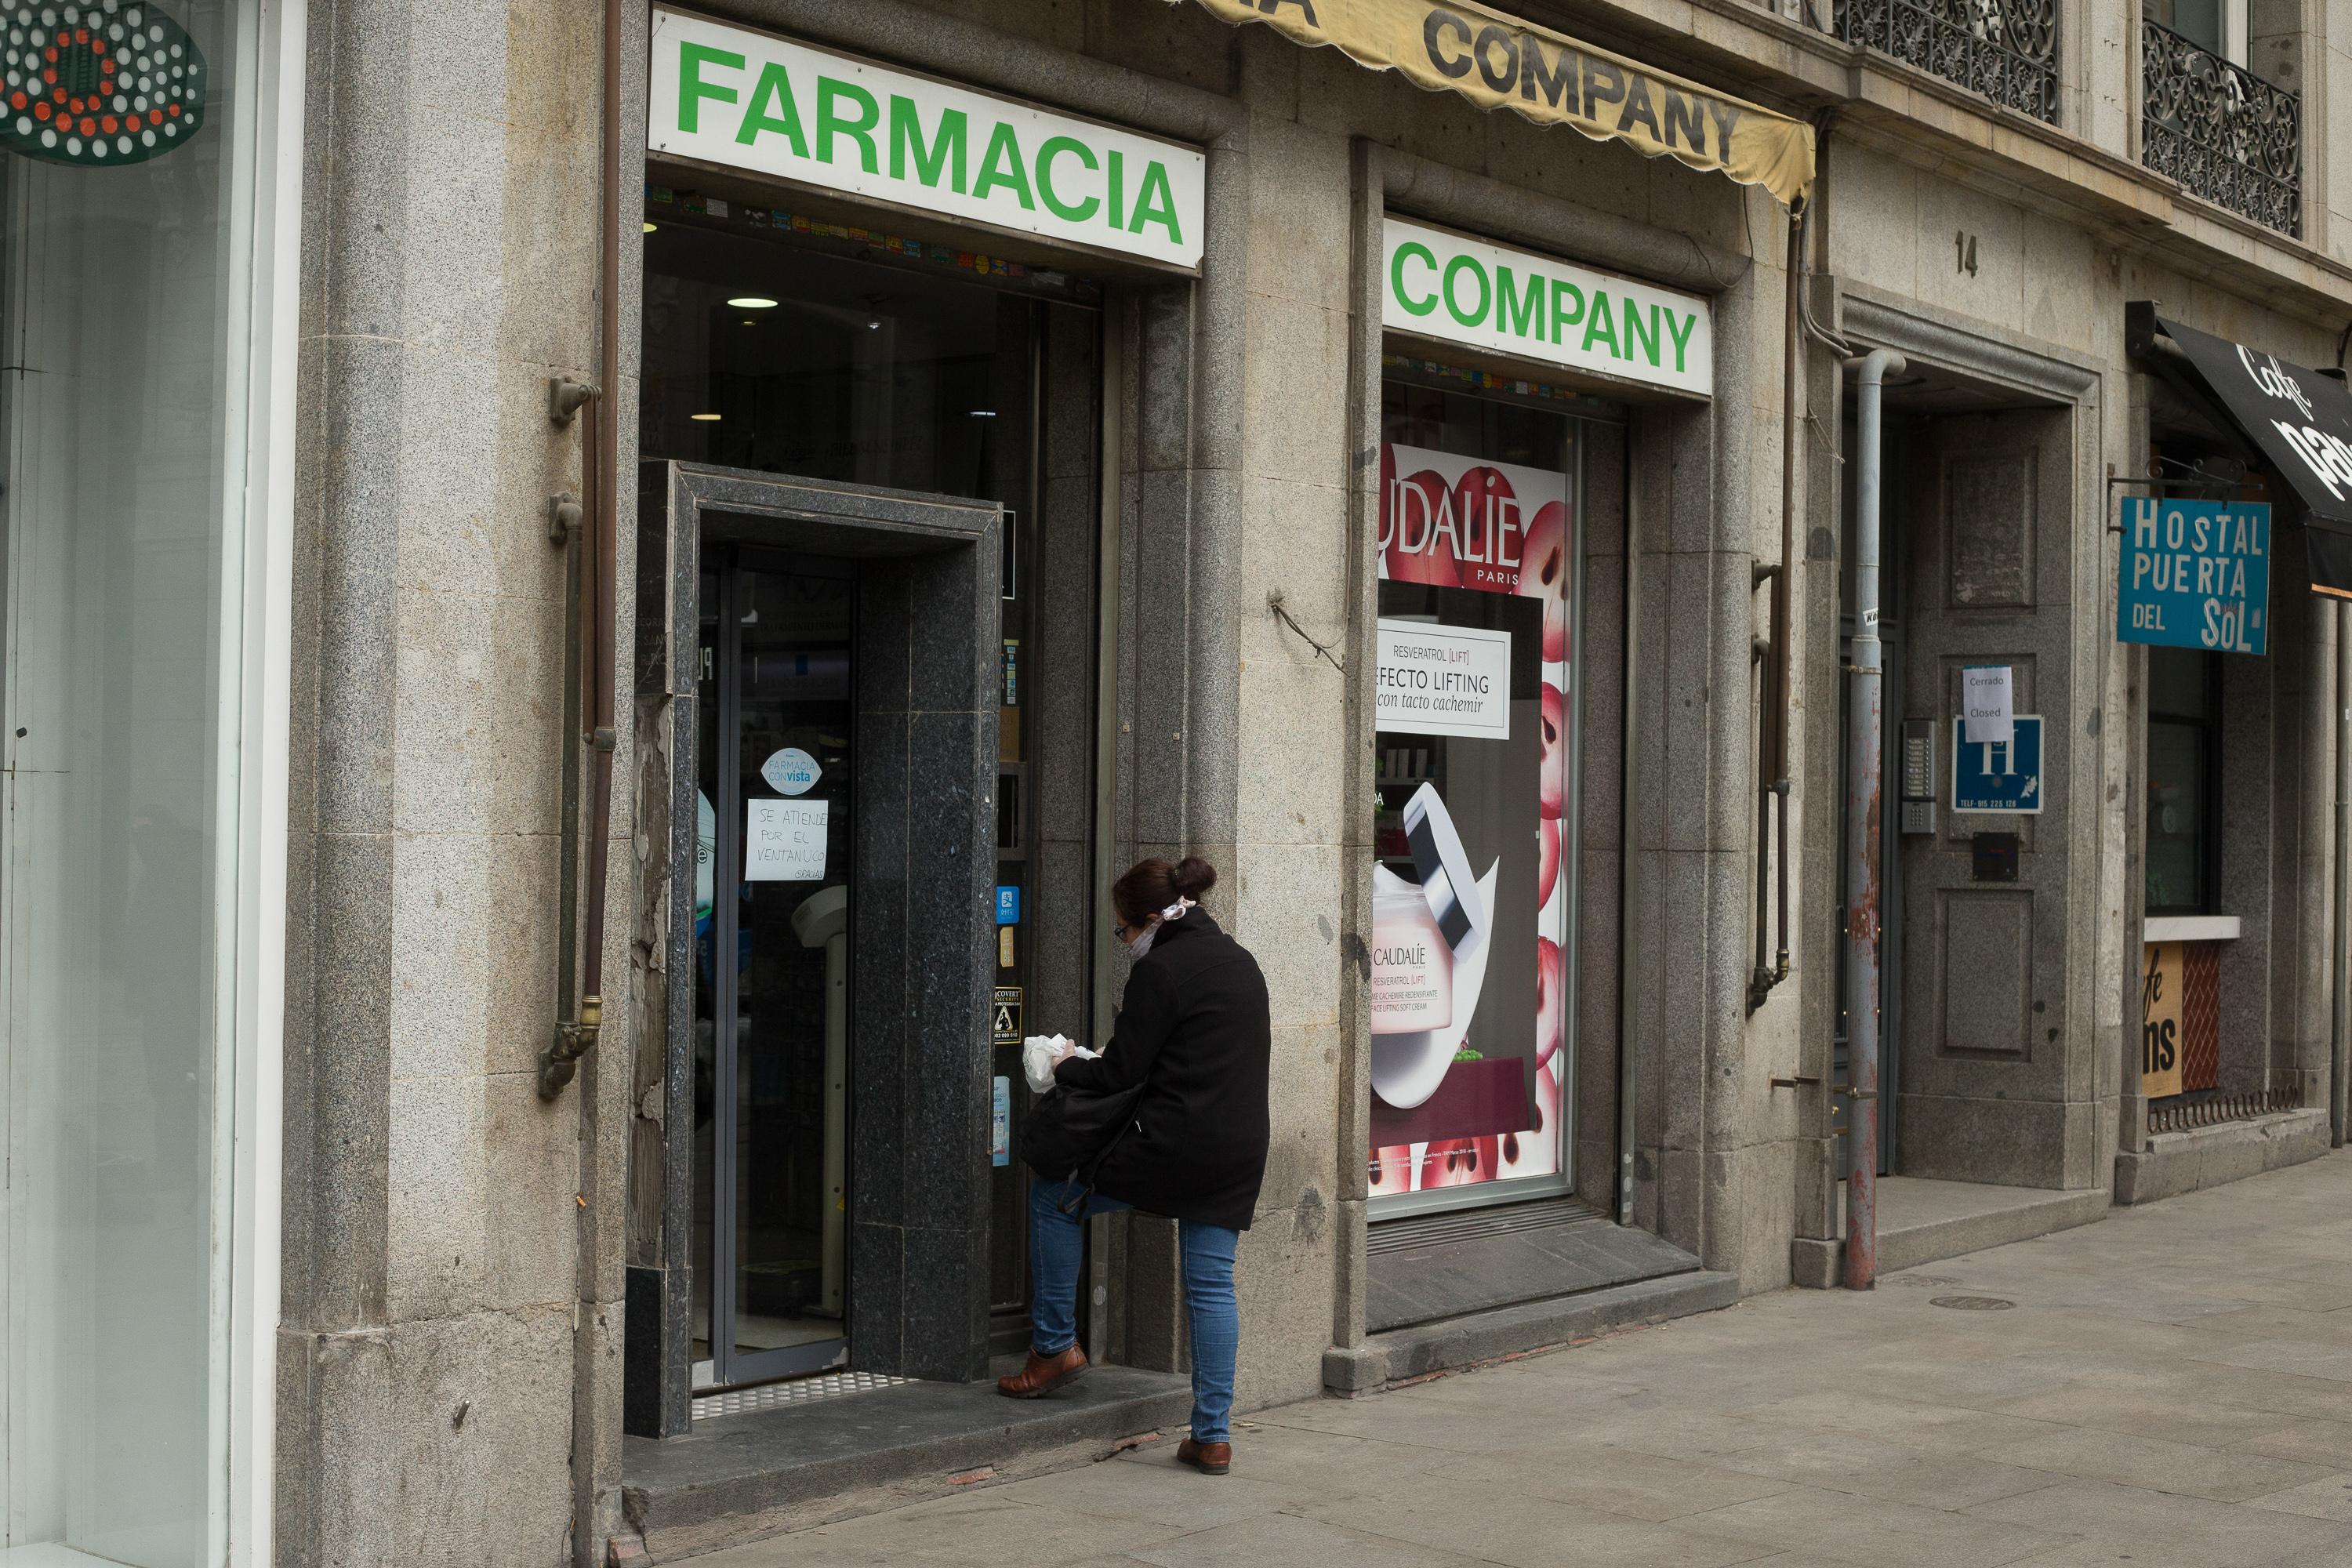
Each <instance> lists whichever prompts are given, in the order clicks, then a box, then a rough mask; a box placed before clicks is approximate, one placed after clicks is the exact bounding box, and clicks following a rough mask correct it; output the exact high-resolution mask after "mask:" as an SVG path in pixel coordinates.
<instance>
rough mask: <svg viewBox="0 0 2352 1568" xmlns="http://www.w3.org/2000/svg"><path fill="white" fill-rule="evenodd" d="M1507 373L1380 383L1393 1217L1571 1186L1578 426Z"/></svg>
mask: <svg viewBox="0 0 2352 1568" xmlns="http://www.w3.org/2000/svg"><path fill="white" fill-rule="evenodd" d="M1432 368H1433V369H1434V367H1432ZM1492 379H1493V378H1491V377H1485V378H1480V377H1476V376H1475V375H1465V376H1461V377H1458V378H1456V379H1455V380H1454V382H1453V384H1450V385H1449V384H1447V383H1446V382H1445V381H1444V380H1440V379H1437V378H1435V377H1433V376H1427V375H1424V376H1420V377H1414V376H1411V375H1407V376H1403V377H1399V378H1392V379H1391V380H1390V381H1388V382H1387V383H1386V384H1384V385H1383V387H1382V395H1381V423H1382V442H1381V510H1380V530H1381V531H1380V547H1381V584H1380V631H1379V639H1380V659H1379V668H1378V674H1377V686H1376V710H1377V714H1378V718H1377V729H1378V742H1377V750H1376V761H1375V767H1376V773H1377V779H1378V787H1377V795H1376V800H1377V804H1376V806H1375V815H1374V819H1373V856H1374V864H1373V870H1372V909H1373V917H1372V925H1373V937H1372V944H1371V946H1372V953H1371V1016H1372V1025H1371V1050H1372V1069H1371V1079H1372V1103H1371V1115H1370V1129H1371V1131H1370V1140H1371V1148H1370V1192H1371V1195H1372V1198H1373V1201H1374V1204H1375V1208H1376V1212H1380V1213H1391V1214H1392V1213H1397V1212H1401V1211H1409V1210H1412V1209H1415V1208H1423V1207H1429V1206H1433V1205H1446V1204H1449V1203H1452V1202H1454V1201H1458V1200H1460V1199H1463V1198H1475V1199H1480V1200H1483V1199H1486V1198H1490V1197H1495V1196H1497V1195H1500V1194H1506V1193H1507V1194H1509V1195H1511V1196H1515V1197H1523V1196H1536V1195H1539V1194H1545V1193H1550V1192H1559V1191H1564V1190H1566V1188H1567V1187H1568V1185H1569V1177H1568V1173H1569V1171H1570V1163H1569V1148H1568V1118H1567V1117H1566V1116H1564V1115H1563V1114H1562V1107H1563V1106H1565V1105H1567V1104H1569V1103H1570V1088H1571V1082H1570V1080H1571V1072H1570V1067H1571V1062H1572V1059H1573V1052H1572V1051H1571V1050H1570V1048H1569V1047H1570V1040H1571V1034H1572V1029H1573V1024H1572V1020H1573V1018H1574V1016H1575V1007H1574V998H1573V996H1572V994H1571V987H1572V985H1573V974H1574V965H1573V963H1572V962H1571V955H1572V954H1573V952H1574V951H1575V944H1574V941H1573V921H1574V910H1575V907H1576V899H1575V896H1574V895H1575V889H1576V885H1577V866H1576V847H1575V838H1576V835H1575V832H1574V829H1573V826H1572V824H1573V823H1574V822H1575V820H1576V809H1575V807H1576V778H1577V773H1578V769H1577V746H1578V739H1579V737H1578V730H1577V714H1578V710H1579V707H1580V687H1579V683H1578V680H1577V669H1578V661H1577V658H1576V651H1577V650H1576V631H1577V622H1578V620H1579V618H1580V617H1579V615H1578V609H1579V602H1580V601H1579V587H1580V562H1581V560H1582V541H1581V531H1580V530H1581V515H1582V510H1583V508H1582V496H1581V493H1580V480H1581V473H1582V461H1581V458H1582V452H1583V446H1584V433H1583V429H1582V426H1581V422H1580V421H1579V420H1578V419H1576V418H1573V417H1570V416H1567V415H1564V414H1560V413H1557V412H1553V411H1552V410H1550V409H1547V408H1543V407H1540V406H1537V405H1534V404H1532V403H1530V402H1528V400H1525V399H1521V398H1513V397H1501V398H1497V397H1492V396H1480V395H1475V393H1474V392H1472V391H1470V390H1468V389H1467V388H1468V387H1470V386H1471V385H1473V384H1476V383H1477V382H1479V381H1480V380H1486V381H1491V380H1492ZM1471 1188H1475V1189H1477V1191H1476V1192H1475V1194H1474V1193H1470V1192H1465V1191H1461V1190H1459V1189H1471Z"/></svg>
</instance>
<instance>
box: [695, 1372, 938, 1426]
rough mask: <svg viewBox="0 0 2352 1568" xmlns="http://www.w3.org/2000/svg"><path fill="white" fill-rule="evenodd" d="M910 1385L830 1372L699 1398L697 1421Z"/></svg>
mask: <svg viewBox="0 0 2352 1568" xmlns="http://www.w3.org/2000/svg"><path fill="white" fill-rule="evenodd" d="M907 1381H908V1380H907V1379H906V1378H903V1377H884V1376H883V1375H881V1374H880V1373H872V1372H828V1373H823V1374H822V1375H820V1376H816V1377H795V1378H792V1379H789V1380H787V1381H785V1382H783V1383H763V1384H760V1385H759V1386H758V1387H756V1388H730V1389H726V1390H723V1391H722V1392H720V1393H718V1394H697V1395H696V1396H695V1401H694V1418H695V1419H696V1420H697V1421H707V1420H709V1418H710V1417H712V1416H714V1415H750V1414H751V1412H752V1411H754V1410H773V1409H776V1408H778V1407H779V1406H781V1405H814V1404H815V1403H816V1402H817V1401H819V1400H821V1399H839V1398H842V1397H843V1396H845V1395H846V1394H871V1393H873V1392H874V1391H875V1390H877V1389H882V1388H896V1387H897V1386H898V1384H902V1383H905V1382H907Z"/></svg>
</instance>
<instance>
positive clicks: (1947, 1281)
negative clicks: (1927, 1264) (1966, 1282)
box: [1886, 1274, 1959, 1286]
mask: <svg viewBox="0 0 2352 1568" xmlns="http://www.w3.org/2000/svg"><path fill="white" fill-rule="evenodd" d="M1886 1282H1887V1283H1888V1284H1889V1285H1927V1286H1936V1285H1957V1284H1958V1283H1959V1281H1958V1280H1957V1279H1953V1278H1952V1277H1951V1276H1950V1275H1948V1274H1890V1275H1888V1276H1887V1279H1886Z"/></svg>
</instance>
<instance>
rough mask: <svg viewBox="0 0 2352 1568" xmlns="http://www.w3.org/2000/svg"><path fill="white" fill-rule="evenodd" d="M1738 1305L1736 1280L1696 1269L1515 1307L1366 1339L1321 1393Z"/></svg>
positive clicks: (1326, 1360) (1375, 1386)
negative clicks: (1734, 1304) (1736, 1303)
mask: <svg viewBox="0 0 2352 1568" xmlns="http://www.w3.org/2000/svg"><path fill="white" fill-rule="evenodd" d="M1737 1300H1739V1280H1738V1277H1737V1276H1735V1275H1731V1274H1723V1273H1717V1272H1716V1271H1714V1270H1712V1269H1706V1268H1691V1269H1686V1270H1685V1271H1684V1272H1682V1273H1679V1274H1669V1275H1665V1276H1663V1277H1661V1278H1656V1279H1643V1280H1638V1281H1636V1282H1634V1283H1632V1284H1624V1285H1612V1286H1608V1287H1605V1288H1603V1289H1597V1290H1580V1291H1578V1292H1576V1293H1575V1294H1573V1295H1566V1296H1550V1297H1546V1298H1544V1299H1542V1300H1534V1301H1520V1302H1516V1303H1514V1304H1513V1305H1510V1306H1507V1307H1496V1308H1492V1309H1489V1310H1485V1311H1479V1312H1469V1313H1465V1314H1464V1315H1462V1316H1460V1317H1455V1318H1446V1319H1444V1320H1441V1321H1436V1322H1429V1323H1415V1324H1413V1325H1412V1326H1410V1327H1408V1328H1402V1329H1391V1330H1390V1331H1387V1332H1385V1333H1378V1334H1372V1335H1369V1336H1367V1337H1366V1339H1365V1341H1364V1343H1363V1344H1362V1345H1361V1346H1360V1347H1357V1348H1354V1349H1346V1350H1330V1351H1327V1352H1324V1356H1323V1385H1324V1386H1325V1387H1326V1388H1328V1389H1329V1390H1330V1391H1331V1392H1333V1393H1335V1394H1369V1393H1373V1392H1375V1391H1377V1390H1379V1389H1381V1388H1382V1387H1384V1386H1385V1385H1387V1384H1391V1383H1400V1382H1402V1381H1404V1380H1405V1379H1407V1378H1413V1377H1421V1376H1423V1375H1425V1374H1427V1373H1433V1372H1449V1371H1453V1370H1454V1369H1456V1368H1459V1367H1465V1366H1474V1365H1475V1364H1477V1363H1480V1362H1486V1361H1492V1360H1494V1359H1495V1358H1496V1357H1498V1356H1506V1355H1512V1354H1515V1353H1517V1352H1524V1351H1531V1350H1540V1349H1543V1348H1544V1347H1546V1346H1549V1345H1560V1344H1566V1343H1568V1342H1570V1341H1571V1340H1580V1339H1584V1338H1587V1337H1589V1336H1591V1335H1593V1334H1600V1333H1606V1332H1607V1331H1610V1330H1612V1329H1622V1328H1630V1327H1632V1326H1633V1325H1635V1324H1638V1323H1663V1322H1664V1321H1667V1320H1668V1319H1670V1318H1683V1317H1688V1316H1690V1315H1691V1314H1692V1313H1694V1312H1712V1311H1715V1310H1717V1309H1719V1308H1723V1307H1728V1306H1730V1305H1731V1304H1732V1303H1733V1302H1735V1301H1737Z"/></svg>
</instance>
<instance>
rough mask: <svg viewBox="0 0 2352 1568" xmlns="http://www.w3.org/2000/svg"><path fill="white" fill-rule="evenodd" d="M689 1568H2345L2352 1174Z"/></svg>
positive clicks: (2350, 1546)
mask: <svg viewBox="0 0 2352 1568" xmlns="http://www.w3.org/2000/svg"><path fill="white" fill-rule="evenodd" d="M1176 1436H1177V1434H1174V1433H1170V1434H1167V1435H1166V1436H1165V1440H1163V1441H1161V1442H1159V1443H1155V1444H1151V1445H1148V1446H1146V1447H1140V1448H1138V1449H1136V1450H1135V1451H1133V1452H1131V1453H1129V1454H1126V1455H1122V1456H1120V1457H1118V1458H1113V1459H1110V1460H1108V1461H1106V1462H1101V1463H1093V1464H1085V1465H1082V1466H1079V1467H1077V1468H1070V1469H1066V1470H1063V1471H1060V1472H1058V1473H1055V1474H1051V1475H1044V1476H1036V1477H1032V1478H1029V1479H1020V1480H1012V1481H1008V1482H1005V1483H1003V1484H991V1483H989V1482H985V1481H983V1482H980V1483H977V1484H974V1485H972V1486H971V1487H969V1488H968V1489H964V1490H961V1491H959V1492H957V1493H956V1494H954V1495H951V1496H947V1497H942V1498H940V1499H938V1500H932V1501H927V1502H919V1503H916V1504H914V1505H912V1506H908V1507H901V1508H898V1509H895V1510H891V1511H887V1512H882V1513H876V1514H870V1515H867V1516H866V1517H862V1518H855V1519H848V1520H844V1521H839V1522H836V1523H832V1524H827V1525H823V1526H820V1527H817V1528H814V1529H810V1530H803V1531H798V1532H796V1533H793V1534H790V1535H785V1536H781V1537H777V1538H775V1539H772V1540H770V1541H766V1542H760V1543H758V1544H755V1545H751V1546H747V1547H740V1548H737V1549H734V1550H732V1551H729V1552H719V1553H714V1554H712V1555H709V1556H707V1557H702V1558H698V1559H695V1560H694V1561H695V1562H696V1563H697V1564H698V1568H782V1565H784V1564H791V1565H792V1568H834V1565H850V1564H858V1565H864V1564H877V1563H958V1564H988V1565H990V1568H1046V1565H1070V1568H1107V1565H1110V1564H1118V1565H1122V1568H1132V1565H1133V1564H1137V1563H1159V1564H1165V1565H1167V1568H1192V1565H1195V1564H1201V1565H1210V1564H1213V1565H1216V1568H1254V1565H1257V1564H1265V1565H1268V1568H1310V1565H1319V1564H1325V1563H1330V1564H1347V1565H1348V1568H1440V1565H1451V1564H1464V1563H1505V1564H1510V1565H1513V1568H1539V1565H1540V1568H1552V1565H1555V1564H1559V1565H1568V1564H1586V1563H1592V1564H1618V1563H1624V1564H1651V1565H1655V1568H1712V1565H1718V1564H1730V1563H1769V1564H1772V1565H1774V1568H1795V1565H1797V1564H1801V1563H1866V1564H1901V1565H1905V1568H1993V1565H1994V1564H2001V1563H2032V1564H2037V1565H2040V1564H2087V1563H2129V1564H2131V1565H2132V1568H2172V1565H2179V1568H2229V1565H2233V1564H2253V1563H2280V1564H2294V1568H2330V1565H2344V1568H2352V1152H2337V1153H2335V1154H2332V1155H2329V1156H2327V1157H2326V1158H2325V1159H2322V1160H2319V1161H2316V1162H2314V1163H2311V1164H2307V1165H2303V1166H2299V1167H2296V1168H2294V1169H2292V1170H2285V1171H2278V1172H2273V1173H2270V1174H2267V1175H2263V1176H2257V1177H2254V1178H2252V1179H2250V1180H2247V1181H2243V1182H2239V1183H2237V1184H2233V1185H2231V1186H2226V1187H2221V1188H2215V1189H2211V1190H2209V1191H2206V1192H2200V1193H2193V1194H2189V1195H2187V1196H2184V1197H2179V1198H2174V1199H2171V1200H2169V1201H2168V1202H2165V1203H2160V1204H2156V1205H2150V1206H2148V1207H2145V1208H2136V1209H2119V1210H2116V1211H2115V1213H2114V1214H2113V1215H2112V1216H2111V1217H2109V1218H2107V1219H2105V1220H2104V1221H2102V1222H2100V1223H2098V1224H2095V1225H2092V1226H2085V1227H2084V1228H2081V1229H2078V1230H2072V1231H2067V1232H2064V1233H2062V1234H2060V1235H2056V1236H2053V1237H2044V1238H2042V1239H2039V1240H2034V1241H2026V1242H2020V1243H2017V1244H2016V1245H2013V1246H2010V1247H1997V1248H1994V1249H1992V1250H1990V1251H1987V1252H1980V1253H1977V1254H1973V1255H1971V1256H1969V1257H1966V1258H1957V1259H1953V1260H1949V1261H1947V1262H1943V1263H1938V1264H1934V1265H1931V1266H1929V1267H1927V1268H1923V1269H1918V1270H1915V1271H1912V1272H1910V1273H1906V1274H1896V1275H1893V1276H1889V1277H1888V1278H1887V1279H1885V1280H1884V1281H1882V1282H1881V1285H1880V1287H1879V1289H1877V1290H1876V1291H1874V1292H1872V1293H1870V1294H1867V1295H1856V1294H1852V1293H1848V1292H1845V1291H1835V1290H1832V1291H1797V1290H1790V1291H1782V1292H1780V1293H1779V1294H1777V1295H1772V1296H1768V1297H1762V1298H1759V1299H1756V1300H1750V1301H1747V1302H1743V1303H1741V1304H1740V1305H1738V1306H1737V1307H1734V1308H1731V1309H1729V1310H1725V1311H1722V1312H1717V1313H1714V1314H1711V1315H1709V1316H1706V1317H1701V1318H1693V1319H1687V1320H1685V1321H1680V1322H1675V1323H1670V1324H1667V1325H1665V1326H1664V1327H1661V1328H1656V1329H1651V1330H1647V1331H1635V1332H1630V1333H1625V1334H1621V1335H1617V1336H1613V1337H1612V1338H1609V1339H1606V1340H1603V1341H1601V1342H1596V1343H1591V1344H1588V1345H1583V1346H1580V1347H1578V1348H1576V1349H1573V1350H1570V1351H1566V1352H1556V1353H1553V1354H1549V1355H1544V1356H1539V1357H1535V1358H1531V1359H1528V1360H1524V1361H1520V1362H1516V1363H1511V1364H1508V1365H1504V1366H1496V1367H1490V1368H1487V1369H1486V1370H1484V1371H1480V1372H1475V1373H1465V1374H1463V1375H1460V1376H1454V1377H1447V1378H1441V1379H1438V1380H1436V1381H1433V1382H1430V1383H1425V1384H1420V1385H1418V1386H1415V1387H1412V1388H1408V1389H1403V1390H1399V1391H1396V1392H1392V1393H1389V1394H1380V1395H1377V1396H1374V1397H1372V1398H1369V1399H1363V1400H1357V1401H1339V1400H1320V1401H1311V1402H1309V1403H1307V1404H1303V1405H1289V1406H1286V1407H1284V1408H1281V1409H1277V1410H1270V1411H1265V1412H1261V1413H1260V1414H1259V1415H1256V1416H1255V1418H1254V1419H1253V1420H1252V1421H1251V1422H1249V1423H1248V1424H1247V1425H1246V1426H1245V1427H1244V1426H1241V1424H1237V1430H1236V1431H1235V1433H1234V1439H1235V1443H1234V1446H1235V1458H1234V1473H1233V1475H1232V1476H1231V1477H1228V1478H1226V1479H1205V1478H1202V1477H1199V1476H1196V1475H1194V1474H1192V1472H1191V1471H1189V1470H1181V1469H1179V1468H1177V1466H1176V1464H1175V1459H1174V1448H1175V1437H1176Z"/></svg>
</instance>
